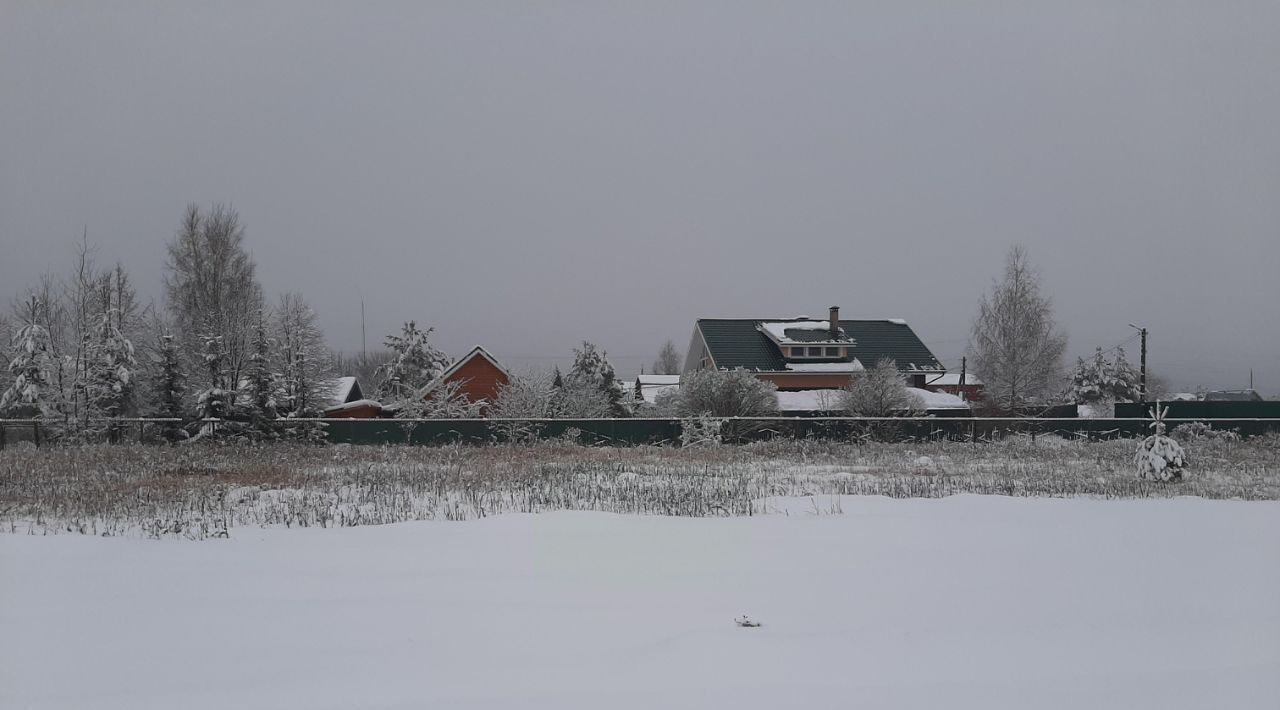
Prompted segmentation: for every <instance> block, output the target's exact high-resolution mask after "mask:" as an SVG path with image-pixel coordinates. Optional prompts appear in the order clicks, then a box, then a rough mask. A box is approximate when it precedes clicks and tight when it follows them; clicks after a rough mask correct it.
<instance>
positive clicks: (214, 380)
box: [196, 335, 234, 432]
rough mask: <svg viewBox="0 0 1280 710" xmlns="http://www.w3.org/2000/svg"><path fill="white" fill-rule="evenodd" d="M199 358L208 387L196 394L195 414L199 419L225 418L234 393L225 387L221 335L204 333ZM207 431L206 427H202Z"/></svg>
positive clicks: (230, 407)
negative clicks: (202, 362)
mask: <svg viewBox="0 0 1280 710" xmlns="http://www.w3.org/2000/svg"><path fill="white" fill-rule="evenodd" d="M203 342H204V347H203V353H202V354H201V358H202V359H203V361H204V368H205V376H206V377H207V378H208V387H206V388H205V389H203V390H201V391H200V392H198V393H197V394H196V416H197V417H199V418H201V419H226V418H228V417H229V416H230V415H231V409H232V405H233V403H234V395H233V393H232V392H230V391H229V390H228V388H227V387H226V370H225V365H224V362H225V358H226V353H224V352H223V350H222V336H220V335H206V336H205V337H204V338H203ZM201 431H202V432H207V431H209V429H208V428H207V427H202V429H201Z"/></svg>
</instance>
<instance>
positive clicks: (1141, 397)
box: [1129, 323, 1147, 402]
mask: <svg viewBox="0 0 1280 710" xmlns="http://www.w3.org/2000/svg"><path fill="white" fill-rule="evenodd" d="M1129 327H1130V328H1133V329H1134V330H1137V331H1138V332H1139V333H1141V334H1142V379H1141V380H1139V382H1138V401H1139V402H1145V401H1147V329H1146V328H1139V327H1138V326H1136V325H1134V324H1132V323H1130V324H1129Z"/></svg>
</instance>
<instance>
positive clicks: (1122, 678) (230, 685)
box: [0, 495, 1280, 710]
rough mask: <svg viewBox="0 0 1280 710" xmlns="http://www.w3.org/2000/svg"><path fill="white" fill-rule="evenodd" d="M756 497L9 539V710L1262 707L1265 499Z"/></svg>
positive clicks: (0, 678)
mask: <svg viewBox="0 0 1280 710" xmlns="http://www.w3.org/2000/svg"><path fill="white" fill-rule="evenodd" d="M764 507H767V508H769V509H774V510H780V511H790V514H789V515H782V514H776V515H765V516H755V517H737V518H674V517H665V516H656V515H648V516H641V515H617V514H610V513H601V512H564V511H562V512H548V513H541V514H536V515H527V514H505V515H497V516H493V517H487V518H484V519H479V520H468V521H462V522H448V521H426V522H405V523H398V524H394V525H384V526H366V527H353V528H330V529H319V528H309V529H293V530H287V529H283V528H278V527H277V528H269V529H260V528H253V527H236V528H233V529H232V531H231V537H230V539H226V540H211V541H203V542H193V541H186V540H175V539H166V540H160V541H155V540H142V539H137V538H102V537H92V536H87V535H54V536H35V535H23V534H6V535H0V707H4V708H127V709H129V710H139V709H142V708H165V709H166V710H168V709H172V708H183V709H184V710H186V709H192V708H219V709H220V710H221V709H225V708H308V709H313V708H427V707H441V708H471V707H485V708H498V707H502V708H509V707H522V708H523V707H541V708H593V709H594V708H619V707H633V708H657V707H707V708H757V707H758V708H770V709H774V708H788V707H868V708H929V709H931V710H932V709H935V708H981V709H982V710H991V709H992V708H1019V709H1023V708H1160V709H1161V710H1168V709H1170V708H1197V709H1199V708H1268V709H1272V708H1276V707H1280V606H1277V604H1276V600H1277V599H1280V544H1277V541H1280V503H1276V502H1270V501H1267V502H1243V501H1208V500H1202V499H1192V498H1174V499H1164V500H1125V501H1114V500H1112V501H1106V500H1091V499H1082V498H1074V499H1046V498H1009V497H1002V496H972V495H960V496H952V497H948V498H941V499H905V500H893V499H887V498H879V497H854V496H845V497H820V498H816V499H790V500H772V501H770V502H769V505H767V506H764ZM838 511H842V514H840V513H838ZM816 513H820V514H816ZM832 513H836V514H832ZM742 614H747V615H749V616H750V617H751V618H753V619H756V620H758V621H760V622H762V624H763V626H761V627H760V628H741V627H739V626H737V625H735V624H734V621H733V620H734V618H735V617H738V616H740V615H742Z"/></svg>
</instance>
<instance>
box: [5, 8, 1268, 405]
mask: <svg viewBox="0 0 1280 710" xmlns="http://www.w3.org/2000/svg"><path fill="white" fill-rule="evenodd" d="M1278 28H1280V3H1276V2H1258V3H1243V2H1212V3H1211V2H1194V3H1176V2H1166V1H1161V2H1151V3H1140V2H1116V1H1115V0H1106V1H1105V2H1096V3H1095V2H1080V1H1078V0H1071V1H1070V2H1066V1H1064V2H1057V3H1031V2H1010V3H995V2H992V3H950V2H930V3H910V2H897V1H894V2H889V1H886V2H881V3H856V2H833V3H820V2H801V3H777V2H770V3H758V4H757V3H746V2H739V1H734V2H703V3H694V2H687V1H681V2H655V1H654V0H646V1H644V2H636V3H629V4H624V3H617V2H604V3H600V2H595V3H588V2H569V3H559V2H537V3H514V2H475V1H468V2H449V3H442V2H441V3H417V2H415V3H403V4H399V3H371V4H370V3H359V4H357V3H348V4H329V3H323V4H322V3H318V2H306V3H297V4H285V3H221V2H220V3H199V4H185V3H176V2H167V3H145V4H144V3H49V2H30V3H15V2H12V1H11V0H0V247H2V250H0V286H2V288H0V291H3V292H4V293H3V295H4V297H5V298H7V297H8V296H9V295H12V294H16V293H17V292H18V291H20V290H21V289H22V288H23V286H24V285H25V284H26V283H28V282H30V281H32V280H34V278H35V277H36V276H37V275H38V274H39V273H40V272H43V271H46V270H57V271H64V270H65V269H66V268H68V267H69V263H70V259H71V256H72V245H73V244H74V243H75V242H76V241H77V240H78V239H79V238H80V234H81V231H82V229H84V227H85V226H86V225H87V227H88V232H89V238H90V241H91V242H92V243H94V244H96V245H98V247H99V259H100V260H102V261H105V262H112V261H115V260H120V261H123V262H124V263H125V264H126V265H127V266H128V267H129V268H130V269H131V271H132V272H133V274H134V276H135V279H136V281H137V282H138V284H139V286H140V288H141V290H142V291H143V292H144V294H145V295H147V296H153V297H156V298H158V297H159V291H160V288H159V285H160V276H161V269H162V263H163V244H164V243H165V241H166V240H168V239H169V238H170V237H171V236H172V235H173V233H174V231H175V229H176V227H177V225H178V219H179V217H180V215H181V213H182V210H183V206H184V205H185V204H186V203H188V202H190V201H196V202H199V203H201V204H205V205H207V204H209V203H211V202H214V201H223V202H229V203H232V204H233V205H234V206H235V208H236V209H237V210H238V211H239V212H240V215H241V218H242V220H243V222H244V223H245V224H246V225H247V227H248V234H247V240H248V244H249V246H250V248H251V250H252V252H253V254H254V256H255V258H256V260H257V263H258V267H259V273H260V277H261V279H262V281H263V283H264V286H265V287H266V289H267V291H268V292H269V293H272V294H274V293H278V292H280V291H285V290H300V291H302V292H303V293H305V295H306V296H307V297H308V299H309V300H310V301H311V302H312V304H313V305H314V306H315V307H316V309H317V311H318V312H319V313H320V315H321V318H322V322H323V323H324V325H325V327H326V330H327V332H328V336H329V339H330V342H331V344H332V345H333V346H335V347H337V348H339V349H344V350H358V348H359V346H360V296H361V295H363V297H364V299H365V302H366V305H367V310H368V326H369V333H370V345H371V346H372V345H373V344H374V343H375V342H377V341H379V340H380V339H381V336H382V335H383V334H385V333H387V332H389V331H390V330H392V329H393V328H395V327H396V325H397V323H399V322H400V321H402V320H406V319H410V318H414V319H417V320H418V321H419V322H420V323H425V324H429V325H432V326H435V327H436V329H437V333H438V337H437V343H438V344H439V345H441V346H442V347H444V348H445V349H446V350H448V351H450V352H452V353H454V354H460V353H462V352H464V351H465V350H466V349H467V348H469V347H470V346H471V345H472V344H475V343H481V344H484V345H485V346H486V347H488V348H489V349H490V350H491V351H493V352H494V353H495V354H496V355H497V356H498V357H499V358H500V359H502V360H504V361H505V362H507V364H509V365H512V366H514V367H517V368H520V367H524V366H527V365H540V364H543V363H545V362H549V361H547V360H544V359H541V358H551V357H557V356H565V355H567V354H568V352H569V350H570V348H571V347H572V346H573V345H574V344H576V343H577V342H578V341H581V340H582V339H584V338H586V339H591V340H593V341H595V342H597V343H598V344H600V345H601V346H603V347H605V348H607V349H608V351H609V352H610V355H611V357H612V359H613V360H614V362H615V364H616V365H617V366H618V369H619V371H620V372H622V373H623V374H630V373H633V372H634V371H635V370H637V369H638V367H639V365H640V364H641V363H642V362H643V363H647V362H649V361H650V360H652V358H653V356H654V354H655V351H656V350H657V348H658V346H659V345H660V344H661V342H662V341H663V340H664V339H666V338H672V339H674V340H675V341H676V342H677V344H678V345H679V346H680V347H681V348H684V347H685V346H686V344H687V342H688V339H689V335H690V333H691V332H692V325H693V321H694V319H695V318H698V317H706V316H716V317H754V316H788V315H797V314H811V315H815V316H822V315H825V312H826V308H827V306H829V305H833V304H838V305H840V306H842V307H843V311H842V313H843V314H844V315H845V317H867V318H880V317H886V318H887V317H901V318H906V319H908V320H909V321H910V322H911V323H912V325H913V326H914V327H915V328H916V330H917V332H918V333H919V334H920V335H921V337H922V338H923V339H924V340H925V342H926V343H927V344H929V345H930V346H931V347H932V348H933V350H934V351H935V352H936V353H937V354H938V355H939V356H940V357H941V358H943V359H944V361H946V362H947V363H948V364H951V365H954V364H958V362H957V361H958V358H959V356H960V355H961V354H963V351H964V346H965V342H966V338H967V334H968V328H969V323H970V321H971V319H972V317H973V315H974V311H975V309H976V304H977V300H978V297H979V295H980V294H981V292H982V291H983V290H984V289H986V288H988V287H989V285H990V282H991V279H992V278H993V277H994V276H995V275H996V274H997V273H998V271H999V268H1000V262H1001V260H1002V255H1003V252H1004V251H1005V249H1006V248H1007V247H1008V245H1009V244H1011V243H1013V242H1022V243H1024V244H1026V245H1027V246H1028V247H1029V249H1030V252H1031V256H1032V259H1033V260H1034V261H1035V262H1037V263H1038V264H1039V266H1040V268H1041V270H1042V272H1043V275H1044V283H1045V286H1046V288H1047V289H1048V291H1049V292H1050V293H1051V294H1052V296H1053V298H1054V302H1055V305H1056V312H1057V316H1058V319H1059V321H1060V323H1061V324H1062V326H1063V327H1064V328H1065V329H1066V330H1067V331H1068V332H1069V334H1070V337H1071V344H1070V351H1069V352H1070V353H1071V355H1072V356H1073V357H1074V355H1076V354H1087V353H1089V352H1091V351H1092V350H1093V348H1094V347H1095V346H1097V345H1102V346H1104V347H1109V346H1112V345H1115V344H1117V343H1119V342H1121V341H1123V340H1126V339H1128V338H1129V337H1130V336H1131V334H1132V331H1131V330H1130V329H1129V328H1128V327H1127V324H1128V323H1130V322H1136V323H1139V324H1145V325H1147V326H1148V327H1149V328H1150V329H1151V333H1152V335H1151V363H1152V367H1153V369H1154V370H1155V371H1157V372H1160V373H1164V374H1166V375H1168V376H1170V377H1171V378H1172V380H1173V381H1174V384H1175V385H1176V386H1178V387H1183V388H1190V387H1194V386H1196V385H1204V386H1208V387H1243V386H1246V385H1247V384H1248V376H1249V368H1250V367H1252V368H1254V370H1255V377H1256V378H1257V380H1258V382H1259V384H1260V385H1261V386H1262V388H1264V389H1266V390H1268V391H1271V392H1276V391H1280V305H1278V302H1280V285H1278V284H1280V281H1278V280H1277V277H1278V276H1280V44H1277V40H1276V31H1277V29H1278ZM1129 351H1130V353H1131V358H1132V359H1133V360H1135V361H1136V359H1137V345H1136V343H1134V344H1132V346H1131V347H1130V349H1129Z"/></svg>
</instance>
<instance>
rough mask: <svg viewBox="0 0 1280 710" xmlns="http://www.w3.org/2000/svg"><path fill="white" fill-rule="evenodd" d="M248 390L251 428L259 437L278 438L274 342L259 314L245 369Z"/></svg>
mask: <svg viewBox="0 0 1280 710" xmlns="http://www.w3.org/2000/svg"><path fill="white" fill-rule="evenodd" d="M244 376H245V388H246V389H247V390H248V391H247V392H246V394H247V395H248V400H249V421H250V428H251V429H252V431H253V432H254V433H256V434H257V435H258V436H261V437H266V438H274V436H275V431H274V421H275V419H276V399H275V382H274V380H273V378H272V376H271V341H270V339H269V338H267V326H266V324H265V323H263V318H262V315H261V314H259V317H258V322H257V324H256V325H255V326H254V330H253V342H252V344H251V351H250V354H249V362H248V364H247V365H246V366H245V375H244Z"/></svg>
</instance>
